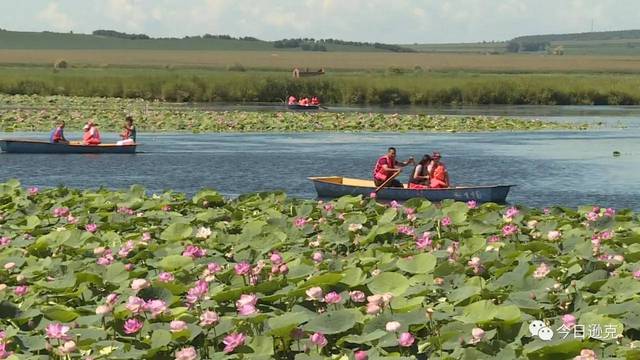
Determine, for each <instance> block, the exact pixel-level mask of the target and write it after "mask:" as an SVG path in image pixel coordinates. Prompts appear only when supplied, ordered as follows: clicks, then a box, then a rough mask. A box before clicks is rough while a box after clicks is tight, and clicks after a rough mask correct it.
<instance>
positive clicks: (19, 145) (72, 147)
mask: <svg viewBox="0 0 640 360" xmlns="http://www.w3.org/2000/svg"><path fill="white" fill-rule="evenodd" d="M136 147H137V144H132V145H117V144H100V145H83V144H82V143H79V142H71V143H69V144H64V143H50V142H48V141H38V140H18V139H5V140H0V150H2V151H4V152H7V153H14V154H134V153H135V152H136Z"/></svg>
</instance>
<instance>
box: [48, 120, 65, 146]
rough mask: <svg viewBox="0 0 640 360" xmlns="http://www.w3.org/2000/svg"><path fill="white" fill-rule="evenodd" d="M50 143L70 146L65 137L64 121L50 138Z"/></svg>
mask: <svg viewBox="0 0 640 360" xmlns="http://www.w3.org/2000/svg"><path fill="white" fill-rule="evenodd" d="M49 141H50V142H51V143H52V144H58V143H59V144H68V143H69V141H68V140H67V139H65V137H64V121H60V122H59V123H58V126H57V127H56V128H55V129H53V131H52V132H51V135H50V136H49Z"/></svg>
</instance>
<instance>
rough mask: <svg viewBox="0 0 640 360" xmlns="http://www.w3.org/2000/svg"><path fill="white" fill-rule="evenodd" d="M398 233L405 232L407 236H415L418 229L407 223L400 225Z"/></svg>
mask: <svg viewBox="0 0 640 360" xmlns="http://www.w3.org/2000/svg"><path fill="white" fill-rule="evenodd" d="M397 230H398V233H399V234H404V235H407V236H415V235H416V230H415V229H414V228H412V227H411V226H406V225H398V228H397Z"/></svg>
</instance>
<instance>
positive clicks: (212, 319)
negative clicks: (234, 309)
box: [200, 310, 220, 326]
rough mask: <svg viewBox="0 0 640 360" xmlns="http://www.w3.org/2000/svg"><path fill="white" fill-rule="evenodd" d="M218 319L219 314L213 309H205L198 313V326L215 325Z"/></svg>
mask: <svg viewBox="0 0 640 360" xmlns="http://www.w3.org/2000/svg"><path fill="white" fill-rule="evenodd" d="M219 321H220V316H218V313H217V312H215V311H210V310H207V311H205V312H203V313H202V315H200V326H215V325H216V324H218V322H219Z"/></svg>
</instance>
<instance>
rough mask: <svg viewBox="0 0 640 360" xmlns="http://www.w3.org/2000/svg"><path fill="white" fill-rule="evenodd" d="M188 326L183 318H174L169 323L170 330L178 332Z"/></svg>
mask: <svg viewBox="0 0 640 360" xmlns="http://www.w3.org/2000/svg"><path fill="white" fill-rule="evenodd" d="M188 328H189V327H188V326H187V323H186V322H184V321H182V320H173V321H172V322H170V323H169V331H171V332H172V333H178V332H181V331H184V330H187V329H188Z"/></svg>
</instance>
